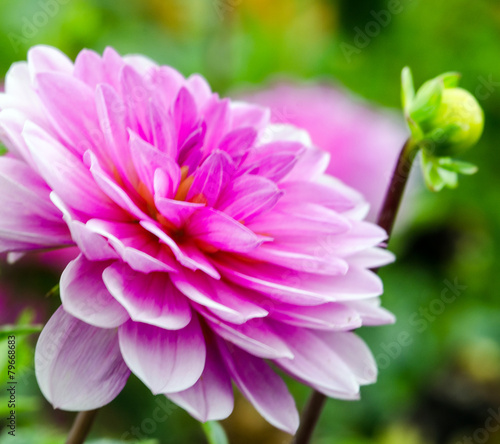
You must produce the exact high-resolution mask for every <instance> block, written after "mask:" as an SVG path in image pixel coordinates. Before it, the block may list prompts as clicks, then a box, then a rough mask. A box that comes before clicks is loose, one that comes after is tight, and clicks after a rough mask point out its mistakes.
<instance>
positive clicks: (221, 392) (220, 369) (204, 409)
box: [167, 347, 234, 422]
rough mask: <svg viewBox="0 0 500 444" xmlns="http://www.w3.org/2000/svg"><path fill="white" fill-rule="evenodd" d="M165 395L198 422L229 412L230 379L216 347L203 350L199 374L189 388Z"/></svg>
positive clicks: (218, 417) (231, 400) (228, 413)
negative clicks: (204, 351)
mask: <svg viewBox="0 0 500 444" xmlns="http://www.w3.org/2000/svg"><path fill="white" fill-rule="evenodd" d="M167 397H168V398H169V399H171V400H172V401H173V402H175V403H176V404H178V405H180V406H181V407H182V408H183V409H185V410H187V411H188V412H189V414H190V415H191V416H194V417H195V418H196V419H197V420H198V421H201V422H205V421H218V420H221V419H225V418H227V417H228V416H229V415H230V414H231V412H232V411H233V406H234V397H233V387H232V384H231V378H230V376H229V374H228V372H227V370H226V367H225V364H224V361H223V360H222V358H221V356H220V353H219V351H218V349H217V347H210V348H209V349H207V359H206V363H205V369H204V370H203V373H202V375H201V377H200V379H198V381H197V382H196V384H194V385H193V386H192V387H190V388H188V389H187V390H184V391H182V392H177V393H168V394H167Z"/></svg>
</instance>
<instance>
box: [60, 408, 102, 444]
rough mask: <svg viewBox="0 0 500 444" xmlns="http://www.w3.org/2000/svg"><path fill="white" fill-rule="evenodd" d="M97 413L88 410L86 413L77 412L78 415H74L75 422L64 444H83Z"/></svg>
mask: <svg viewBox="0 0 500 444" xmlns="http://www.w3.org/2000/svg"><path fill="white" fill-rule="evenodd" d="M97 411H98V410H89V411H87V412H79V413H78V415H76V418H75V422H74V423H73V426H72V427H71V430H70V431H69V435H68V439H67V440H66V444H83V443H84V442H85V438H86V437H87V435H88V434H89V432H90V428H91V427H92V423H93V422H94V419H95V416H96V415H97Z"/></svg>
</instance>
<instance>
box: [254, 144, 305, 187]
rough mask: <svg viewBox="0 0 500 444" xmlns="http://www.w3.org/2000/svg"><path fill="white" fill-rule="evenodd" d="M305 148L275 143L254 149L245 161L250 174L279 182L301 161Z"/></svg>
mask: <svg viewBox="0 0 500 444" xmlns="http://www.w3.org/2000/svg"><path fill="white" fill-rule="evenodd" d="M304 150H305V148H304V147H303V146H302V145H300V144H298V143H295V142H274V143H268V144H266V145H262V146H260V147H258V148H256V149H254V150H253V151H252V152H251V153H250V155H249V156H248V157H247V159H246V160H245V165H248V173H249V174H258V175H259V176H262V177H267V178H268V179H270V180H272V181H274V182H279V181H280V180H281V179H282V178H283V177H285V176H286V175H287V174H288V173H289V172H290V171H292V169H293V168H294V167H295V164H296V163H297V161H298V160H299V158H300V156H301V155H302V153H303V152H304Z"/></svg>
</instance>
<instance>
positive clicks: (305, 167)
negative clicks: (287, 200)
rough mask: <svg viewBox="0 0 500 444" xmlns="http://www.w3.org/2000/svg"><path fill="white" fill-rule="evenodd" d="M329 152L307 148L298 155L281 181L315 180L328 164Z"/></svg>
mask: <svg viewBox="0 0 500 444" xmlns="http://www.w3.org/2000/svg"><path fill="white" fill-rule="evenodd" d="M330 158H331V156H330V154H329V153H327V152H325V151H323V150H320V149H318V148H314V147H312V148H309V149H308V150H306V151H304V153H303V154H302V155H301V156H300V158H299V159H298V160H297V163H296V164H295V167H294V168H293V170H292V171H290V173H288V174H287V176H286V177H284V178H283V182H285V181H286V182H288V181H290V182H294V181H297V180H315V179H317V178H319V177H320V176H321V175H322V174H324V173H325V171H326V169H327V168H328V165H329V164H330Z"/></svg>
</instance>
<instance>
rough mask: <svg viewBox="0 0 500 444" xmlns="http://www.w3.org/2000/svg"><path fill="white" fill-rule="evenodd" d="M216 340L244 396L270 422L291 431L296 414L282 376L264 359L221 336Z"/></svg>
mask: <svg viewBox="0 0 500 444" xmlns="http://www.w3.org/2000/svg"><path fill="white" fill-rule="evenodd" d="M217 342H218V345H219V349H220V351H221V354H222V357H223V359H224V361H225V363H226V366H227V368H228V369H229V373H230V374H231V377H232V378H233V380H234V382H235V383H236V385H237V386H238V388H239V389H240V391H241V393H243V395H244V396H245V398H247V399H248V400H249V401H250V402H251V403H252V405H253V406H254V407H255V408H256V409H257V411H258V412H259V413H260V414H261V415H262V416H263V417H264V418H265V419H266V420H267V421H268V422H269V423H271V424H272V425H273V426H275V427H277V428H279V429H281V430H284V431H285V432H288V433H290V434H294V433H295V432H296V430H297V428H298V426H299V414H298V412H297V408H296V407H295V401H294V399H293V397H292V395H291V394H290V392H289V391H288V389H287V387H286V385H285V383H284V382H283V380H282V379H281V378H280V377H279V376H278V375H277V374H276V373H274V371H273V370H271V368H270V367H269V365H268V364H267V363H266V362H265V361H264V360H263V359H260V358H256V357H255V356H252V355H250V354H248V353H246V352H245V351H243V350H241V349H239V348H238V347H234V346H233V345H231V344H227V343H225V342H224V341H222V340H218V341H217Z"/></svg>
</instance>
